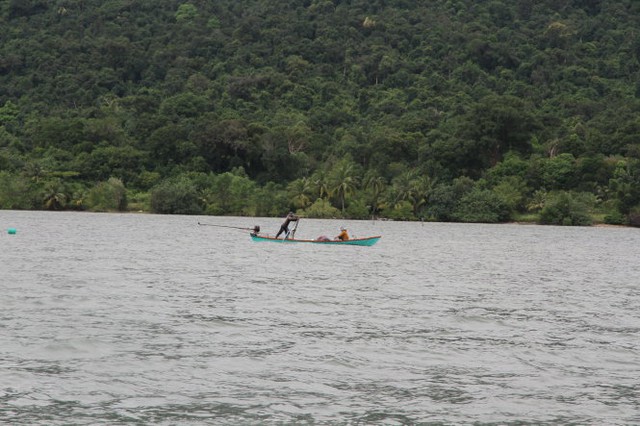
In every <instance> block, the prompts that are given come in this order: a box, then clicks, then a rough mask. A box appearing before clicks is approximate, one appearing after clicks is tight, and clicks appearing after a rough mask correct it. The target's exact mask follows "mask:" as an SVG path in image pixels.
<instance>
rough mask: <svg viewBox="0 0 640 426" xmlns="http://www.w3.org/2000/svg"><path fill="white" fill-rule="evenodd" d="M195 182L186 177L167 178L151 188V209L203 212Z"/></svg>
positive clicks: (174, 211)
mask: <svg viewBox="0 0 640 426" xmlns="http://www.w3.org/2000/svg"><path fill="white" fill-rule="evenodd" d="M199 201H200V200H199V198H198V194H197V191H196V188H195V185H194V184H193V182H191V181H190V180H189V179H188V178H186V177H183V176H181V177H178V178H174V179H167V180H164V181H162V182H160V184H158V185H157V186H155V187H154V188H153V189H152V190H151V210H152V211H153V212H154V213H171V214H199V213H202V206H201V205H200V202H199Z"/></svg>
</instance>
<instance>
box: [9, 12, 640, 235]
mask: <svg viewBox="0 0 640 426" xmlns="http://www.w3.org/2000/svg"><path fill="white" fill-rule="evenodd" d="M0 26H1V27H2V34H1V35H0V208H4V209H77V210H93V211H127V210H143V211H152V212H157V213H185V214H196V213H198V214H215V215H266V216H278V215H283V214H285V213H286V212H287V211H289V210H292V209H293V210H296V211H297V212H298V213H300V214H302V215H306V216H311V217H346V218H370V217H385V218H391V219H398V220H418V219H422V220H438V221H463V222H504V221H511V220H531V221H539V222H541V223H553V224H561V225H584V224H589V223H592V222H593V221H594V220H595V221H598V222H607V223H615V224H631V225H640V30H639V29H640V2H637V1H635V0H563V1H558V0H515V1H511V0H509V1H508V0H489V1H481V2H479V1H471V0H448V1H433V2H427V1H409V0H304V1H300V0H216V1H202V0H190V1H186V0H185V1H177V0H154V1H146V2H144V1H132V0H58V1H51V0H11V1H4V2H1V3H0Z"/></svg>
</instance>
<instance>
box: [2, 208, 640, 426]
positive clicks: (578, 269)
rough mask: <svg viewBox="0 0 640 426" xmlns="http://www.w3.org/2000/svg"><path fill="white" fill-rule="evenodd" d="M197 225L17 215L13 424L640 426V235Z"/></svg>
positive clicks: (7, 322)
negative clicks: (277, 240) (351, 240)
mask: <svg viewBox="0 0 640 426" xmlns="http://www.w3.org/2000/svg"><path fill="white" fill-rule="evenodd" d="M198 221H200V222H207V223H215V224H219V225H226V226H240V227H252V226H253V225H260V226H261V227H262V229H263V230H265V231H266V230H268V231H272V233H275V232H276V231H277V229H278V226H279V224H280V222H281V220H280V219H277V218H276V219H273V218H272V219H266V218H260V219H255V218H212V217H187V216H153V215H133V214H131V215H117V214H88V213H44V212H12V211H0V228H1V229H2V234H0V306H1V310H0V422H3V423H8V424H28V425H36V424H43V425H45V424H46V425H53V424H91V425H96V424H109V425H114V424H125V423H131V424H166V425H169V424H220V423H222V424H273V423H278V424H290V423H296V424H384V425H393V424H416V423H432V424H439V423H440V424H460V423H467V424H468V423H477V424H483V423H499V424H509V423H512V424H543V423H549V424H557V423H562V424H594V425H601V424H608V425H611V424H638V423H640V402H639V401H640V383H639V380H640V379H639V377H640V339H639V337H640V311H639V308H640V284H639V283H640V267H639V262H638V248H639V247H640V230H639V229H625V228H559V227H541V226H529V225H527V226H524V225H497V226H494V225H464V224H439V223H424V224H421V223H397V222H370V221H369V222H367V221H362V222H348V227H349V228H350V231H351V233H352V234H354V233H355V234H356V236H368V235H375V234H381V235H383V238H382V239H381V240H380V242H379V243H378V244H377V245H376V246H374V247H353V246H350V247H337V246H316V245H280V244H273V243H254V242H252V241H251V240H250V239H249V236H248V235H247V233H245V232H242V231H239V230H236V229H230V228H217V227H204V226H198V224H197V222H198ZM342 224H344V223H341V222H339V221H321V220H304V221H303V222H302V223H301V225H300V229H299V230H298V236H299V237H315V236H317V235H320V234H330V235H331V234H334V233H335V234H337V228H338V227H339V226H340V225H342ZM9 227H13V228H16V229H17V233H16V234H15V235H9V234H8V233H7V232H6V229H7V228H9Z"/></svg>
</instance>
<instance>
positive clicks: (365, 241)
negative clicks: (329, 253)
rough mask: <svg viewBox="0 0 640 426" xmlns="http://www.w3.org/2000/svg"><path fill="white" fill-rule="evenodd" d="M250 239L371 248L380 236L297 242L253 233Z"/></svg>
mask: <svg viewBox="0 0 640 426" xmlns="http://www.w3.org/2000/svg"><path fill="white" fill-rule="evenodd" d="M250 235H251V239H252V240H253V241H256V242H273V243H311V244H330V245H337V246H338V245H342V246H372V245H374V244H375V243H377V242H378V240H379V239H380V238H382V236H381V235H376V236H375V237H366V238H352V239H350V240H346V241H341V240H328V241H322V240H297V239H294V238H287V239H282V238H275V237H268V236H263V235H258V234H255V233H251V234H250Z"/></svg>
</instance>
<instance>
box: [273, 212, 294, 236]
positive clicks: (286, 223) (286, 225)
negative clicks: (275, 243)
mask: <svg viewBox="0 0 640 426" xmlns="http://www.w3.org/2000/svg"><path fill="white" fill-rule="evenodd" d="M298 219H299V218H298V216H296V215H295V214H293V212H289V214H288V215H287V217H286V218H285V220H284V222H283V223H282V225H280V230H279V231H278V233H277V234H276V238H278V237H279V236H280V234H282V233H283V232H284V238H287V235H289V224H290V223H291V222H296V221H297V220H298Z"/></svg>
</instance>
